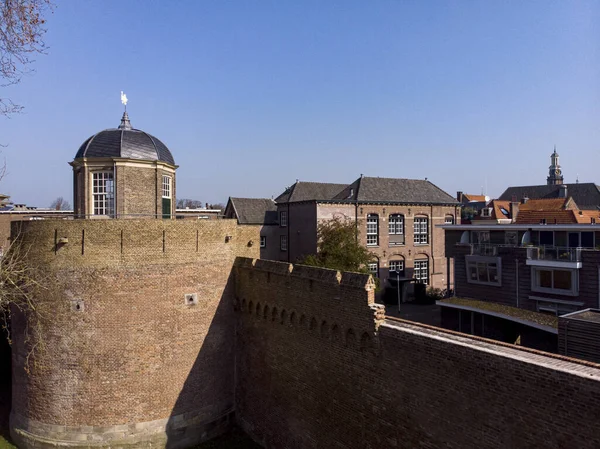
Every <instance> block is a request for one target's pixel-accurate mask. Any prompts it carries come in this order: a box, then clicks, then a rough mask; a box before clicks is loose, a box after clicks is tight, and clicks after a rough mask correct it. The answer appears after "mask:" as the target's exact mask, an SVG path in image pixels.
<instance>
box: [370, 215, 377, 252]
mask: <svg viewBox="0 0 600 449" xmlns="http://www.w3.org/2000/svg"><path fill="white" fill-rule="evenodd" d="M367 246H379V215H377V214H369V215H367Z"/></svg>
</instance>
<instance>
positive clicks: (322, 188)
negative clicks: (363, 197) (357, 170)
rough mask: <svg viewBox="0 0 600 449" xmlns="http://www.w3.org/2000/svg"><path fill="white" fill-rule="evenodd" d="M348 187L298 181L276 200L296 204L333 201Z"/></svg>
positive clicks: (345, 185)
mask: <svg viewBox="0 0 600 449" xmlns="http://www.w3.org/2000/svg"><path fill="white" fill-rule="evenodd" d="M346 187H347V184H332V183H328V182H304V181H296V183H295V184H294V185H292V186H291V187H288V188H287V189H286V190H285V192H283V193H282V194H281V195H279V196H278V197H277V198H275V201H276V202H277V203H295V202H299V201H312V200H331V199H332V198H333V197H335V196H336V195H337V194H338V193H340V192H341V191H342V190H343V189H345V188H346Z"/></svg>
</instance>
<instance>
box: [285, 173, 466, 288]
mask: <svg viewBox="0 0 600 449" xmlns="http://www.w3.org/2000/svg"><path fill="white" fill-rule="evenodd" d="M275 201H276V203H277V211H278V213H279V234H280V235H279V257H278V259H279V260H282V261H290V262H292V261H298V260H302V259H303V258H304V257H305V256H306V255H308V254H314V253H316V252H317V246H318V241H317V227H318V224H319V223H320V222H322V221H325V220H331V219H335V218H342V219H348V220H352V221H354V222H355V224H356V229H357V231H358V238H359V239H360V241H361V242H362V244H363V245H364V246H366V247H367V249H369V251H371V253H372V254H373V262H372V263H371V264H370V265H369V269H370V271H371V273H373V275H375V276H377V277H379V278H380V279H382V280H385V279H387V278H388V276H389V272H390V271H399V272H400V273H401V275H402V276H405V277H414V278H415V279H416V280H417V282H421V283H425V284H428V285H431V286H434V287H437V288H446V287H448V281H449V275H448V270H449V266H448V264H447V260H446V257H445V255H444V232H443V230H442V229H440V228H439V227H437V225H440V224H454V223H456V222H457V220H458V221H460V205H459V203H458V202H457V201H456V200H455V199H454V198H453V197H452V196H450V195H448V194H447V193H446V192H444V191H443V190H441V189H440V188H438V187H437V186H435V185H434V184H432V183H431V182H430V181H427V180H418V179H396V178H372V177H362V176H361V177H360V178H358V179H357V180H356V181H354V182H353V183H351V184H329V183H316V182H300V181H297V182H296V183H295V184H293V185H292V186H291V187H289V188H288V189H286V190H285V192H283V193H282V194H281V195H279V197H277V198H276V200H275ZM394 276H395V275H394Z"/></svg>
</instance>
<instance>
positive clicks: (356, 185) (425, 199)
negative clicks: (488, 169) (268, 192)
mask: <svg viewBox="0 0 600 449" xmlns="http://www.w3.org/2000/svg"><path fill="white" fill-rule="evenodd" d="M315 200H316V201H335V202H356V201H358V202H362V203H426V204H456V205H458V202H457V201H456V199H454V197H453V196H451V195H448V194H447V193H446V192H444V191H443V190H442V189H440V188H439V187H437V186H436V185H434V184H432V183H431V182H429V181H427V180H421V179H398V178H369V177H361V178H358V179H357V180H356V181H354V182H353V183H352V184H326V183H318V182H296V183H295V184H294V185H293V186H291V187H289V188H288V189H286V191H285V192H284V193H282V194H281V195H279V196H278V197H277V198H276V199H275V201H276V202H277V203H286V202H298V201H315Z"/></svg>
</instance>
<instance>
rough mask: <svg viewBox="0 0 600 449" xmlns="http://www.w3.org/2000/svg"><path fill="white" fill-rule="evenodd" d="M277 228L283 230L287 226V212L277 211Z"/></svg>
mask: <svg viewBox="0 0 600 449" xmlns="http://www.w3.org/2000/svg"><path fill="white" fill-rule="evenodd" d="M279 226H281V227H282V228H285V227H286V226H287V211H286V210H282V211H279Z"/></svg>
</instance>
